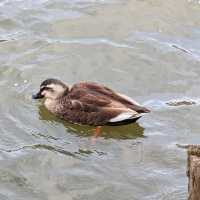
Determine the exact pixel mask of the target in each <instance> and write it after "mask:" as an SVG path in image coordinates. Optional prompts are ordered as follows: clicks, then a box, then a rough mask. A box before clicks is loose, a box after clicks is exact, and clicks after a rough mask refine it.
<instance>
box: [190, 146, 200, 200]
mask: <svg viewBox="0 0 200 200" xmlns="http://www.w3.org/2000/svg"><path fill="white" fill-rule="evenodd" d="M187 176H188V178H189V183H188V191H189V197H188V200H200V145H189V146H188V166H187Z"/></svg>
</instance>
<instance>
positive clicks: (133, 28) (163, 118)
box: [0, 0, 200, 200]
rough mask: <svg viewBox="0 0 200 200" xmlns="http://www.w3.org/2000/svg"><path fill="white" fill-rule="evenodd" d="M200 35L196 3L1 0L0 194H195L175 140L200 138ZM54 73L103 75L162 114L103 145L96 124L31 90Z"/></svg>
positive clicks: (20, 198)
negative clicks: (62, 111) (59, 110)
mask: <svg viewBox="0 0 200 200" xmlns="http://www.w3.org/2000/svg"><path fill="white" fill-rule="evenodd" d="M199 38H200V4H199V2H198V1H195V0H190V1H189V0H188V1H187V0H176V1H174V0H168V1H162V0H55V1H48V0H34V1H31V0H27V1H25V0H18V1H12V0H2V1H0V93H1V98H0V113H1V117H0V199H1V200H13V199H15V200H27V199H29V200H63V199H65V200H83V199H84V200H90V199H91V200H100V199H106V200H114V199H118V200H141V199H143V200H157V199H163V200H180V199H186V198H187V177H186V173H185V171H186V152H185V150H184V149H181V148H178V147H177V146H176V144H185V143H200V137H199V134H200V131H199V130H200V124H199V120H200V107H199V97H200V94H199V85H200V79H199V76H200V68H199V64H200V39H199ZM48 77H56V78H59V79H61V80H64V81H66V82H67V83H68V84H73V83H75V82H78V81H82V80H91V81H97V82H101V83H103V84H105V85H107V86H109V87H111V88H113V89H115V90H117V91H120V92H122V93H125V94H127V95H129V96H131V97H133V98H134V99H135V100H137V101H139V102H140V103H143V104H144V105H146V106H147V107H149V108H151V109H152V110H153V112H152V113H151V114H149V115H146V116H145V117H143V118H142V119H140V120H139V121H138V123H137V124H132V125H127V126H122V127H104V128H103V133H102V137H100V138H98V139H97V141H96V144H92V143H91V135H92V133H93V127H88V126H78V125H72V124H68V123H65V122H63V121H62V120H59V119H56V118H55V117H54V116H53V115H51V114H50V113H49V112H48V111H46V110H45V108H44V107H43V106H42V105H41V102H36V101H33V100H32V99H31V94H32V93H34V92H35V91H36V90H37V89H38V86H39V84H40V82H41V81H42V80H44V79H46V78H48ZM177 101H178V102H179V101H183V103H176V102H177ZM190 101H191V102H195V103H194V104H193V103H191V105H190V103H188V102H190ZM168 102H169V103H168ZM174 102H175V103H174ZM185 102H186V103H185ZM167 103H168V104H167ZM176 105H177V106H176Z"/></svg>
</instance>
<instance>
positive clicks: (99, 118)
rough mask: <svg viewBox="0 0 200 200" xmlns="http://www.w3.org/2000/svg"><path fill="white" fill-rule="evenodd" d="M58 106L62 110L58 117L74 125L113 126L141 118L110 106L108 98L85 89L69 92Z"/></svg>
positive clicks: (129, 110) (127, 110)
mask: <svg viewBox="0 0 200 200" xmlns="http://www.w3.org/2000/svg"><path fill="white" fill-rule="evenodd" d="M60 104H61V105H63V108H62V109H61V110H60V111H59V115H60V116H62V117H63V118H64V119H66V120H67V121H71V122H74V123H81V124H89V125H105V124H111V125H113V124H115V123H119V122H123V121H124V122H125V121H126V123H127V122H128V121H129V123H131V122H133V121H136V120H137V119H138V118H140V117H141V116H140V115H139V113H137V112H136V111H133V110H131V109H129V108H126V107H122V108H120V107H113V106H110V105H112V100H111V99H110V98H108V97H107V96H105V95H102V94H100V93H94V92H91V91H90V90H88V89H85V88H76V89H75V90H71V91H70V92H69V94H68V95H67V96H66V98H64V99H62V102H60ZM127 120H128V121H127ZM131 120H132V121H131Z"/></svg>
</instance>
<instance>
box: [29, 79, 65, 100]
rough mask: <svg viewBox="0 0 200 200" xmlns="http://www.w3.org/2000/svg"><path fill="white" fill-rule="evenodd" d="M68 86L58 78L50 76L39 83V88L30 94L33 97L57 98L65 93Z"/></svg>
mask: <svg viewBox="0 0 200 200" xmlns="http://www.w3.org/2000/svg"><path fill="white" fill-rule="evenodd" d="M68 91H69V88H68V87H67V86H66V85H65V84H64V83H63V82H62V81H60V80H57V79H54V78H50V79H46V80H45V81H43V82H42V83H41V85H40V90H39V92H38V93H37V94H34V95H33V96H32V98H33V99H42V98H46V99H52V100H55V99H58V98H61V97H62V96H64V95H66V94H67V93H68Z"/></svg>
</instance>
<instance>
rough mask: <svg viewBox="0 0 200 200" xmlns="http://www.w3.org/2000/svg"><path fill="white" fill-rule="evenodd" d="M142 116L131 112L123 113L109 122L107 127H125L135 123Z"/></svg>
mask: <svg viewBox="0 0 200 200" xmlns="http://www.w3.org/2000/svg"><path fill="white" fill-rule="evenodd" d="M143 115H144V114H140V113H137V114H135V113H134V114H133V113H132V112H123V113H121V114H119V115H117V116H116V117H114V118H112V119H110V120H109V122H108V123H107V125H109V126H120V125H126V124H130V123H134V122H136V121H137V120H138V119H139V118H140V117H142V116H143Z"/></svg>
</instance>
